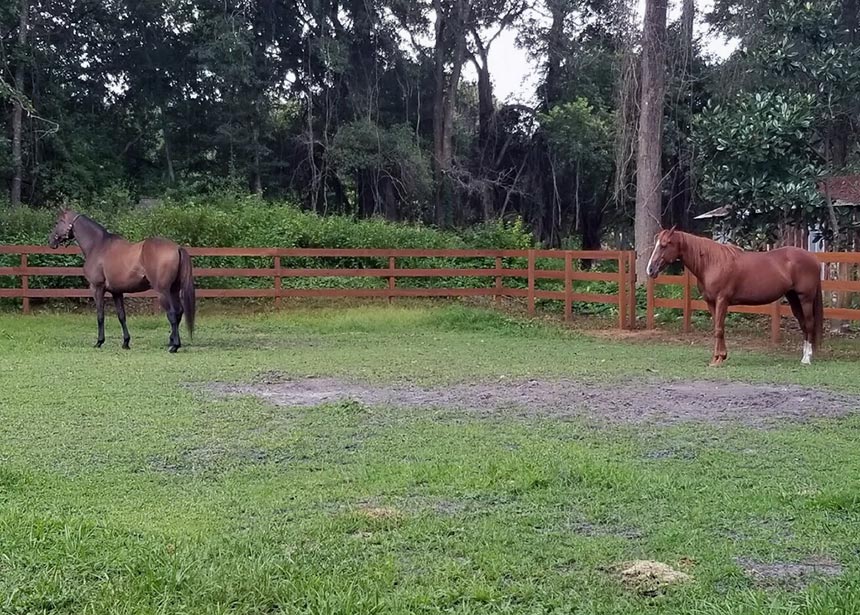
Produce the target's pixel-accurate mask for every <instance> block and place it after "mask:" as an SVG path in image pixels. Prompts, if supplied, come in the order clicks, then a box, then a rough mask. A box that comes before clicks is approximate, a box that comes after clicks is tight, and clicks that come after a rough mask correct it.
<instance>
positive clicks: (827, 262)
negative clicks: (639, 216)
mask: <svg viewBox="0 0 860 615" xmlns="http://www.w3.org/2000/svg"><path fill="white" fill-rule="evenodd" d="M816 256H817V257H818V260H819V261H820V262H821V264H822V277H823V280H822V283H821V286H822V290H823V291H824V293H825V296H824V318H825V320H829V319H836V320H860V309H850V308H844V307H833V306H832V304H833V302H834V301H833V298H834V297H833V293H860V280H852V279H851V278H852V277H854V276H853V275H852V274H850V273H848V274H847V275H845V278H846V279H832V278H833V276H834V267H833V265H836V266H837V268H838V269H837V270H842V271H843V272H845V271H846V270H849V269H851V268H853V266H854V265H860V253H855V252H817V253H816ZM839 265H843V267H838V266H839ZM845 265H847V266H848V267H844V266H845ZM667 285H669V286H671V285H674V286H680V287H681V289H682V298H681V299H677V298H662V297H657V296H656V288H657V287H658V286H667ZM697 293H698V287H697V286H696V278H695V276H694V275H693V274H691V273H690V270H689V269H684V273H683V274H682V275H661V276H658V277H657V279H656V280H655V279H653V278H650V277H649V278H648V283H647V302H646V305H647V308H646V314H645V326H646V327H647V328H648V329H653V328H654V313H655V310H656V309H658V308H674V309H679V310H681V311H682V314H683V324H684V332H687V333H688V332H689V331H690V329H691V326H692V316H693V312H694V311H696V310H700V311H707V310H708V306H707V305H706V304H705V302H704V301H702V300H700V299H694V298H693V295H694V294H697ZM729 312H738V313H743V314H761V315H765V316H770V336H771V341H773V342H774V343H778V342H779V340H780V320H781V317H783V316H788V317H791V318H794V315H793V314H792V312H791V307H790V306H789V305H788V304H787V303H785V302H784V301H782V300H780V301H776V302H774V303H771V304H768V305H740V306H732V307H730V308H729Z"/></svg>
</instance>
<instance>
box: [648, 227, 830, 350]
mask: <svg viewBox="0 0 860 615" xmlns="http://www.w3.org/2000/svg"><path fill="white" fill-rule="evenodd" d="M679 260H680V261H681V262H682V263H683V264H684V266H685V267H686V268H687V269H689V270H690V273H692V274H693V275H694V276H696V280H697V282H698V286H699V292H700V293H701V294H702V298H703V299H704V300H705V302H706V303H707V304H708V311H710V312H711V318H713V320H714V356H713V358H712V359H711V365H720V364H721V363H722V362H723V361H725V360H726V358H727V356H728V354H727V353H726V340H725V320H726V311H727V309H728V307H729V306H730V305H764V304H767V303H772V302H774V301H776V300H778V299H779V298H780V297H782V296H783V295H784V296H785V297H786V298H787V299H788V303H789V305H791V311H792V313H793V314H794V317H795V318H797V322H798V323H800V329H801V330H802V331H803V339H804V342H803V358H802V359H801V361H800V362H801V363H804V364H809V363H810V362H811V361H812V351H813V349H817V348H818V345H819V343H820V342H821V329H822V324H823V319H824V305H823V301H822V299H821V266H820V264H819V262H818V259H817V258H815V256H814V255H813V254H812V253H810V252H809V251H807V250H804V249H802V248H792V247H785V248H777V249H775V250H770V251H768V252H745V251H744V250H741V249H740V248H738V247H737V246H732V245H725V244H720V243H717V242H716V241H712V240H710V239H706V238H704V237H697V236H696V235H690V234H689V233H682V232H680V231H676V230H675V229H674V228H672V229H671V230H662V231H660V232H659V233H658V234H657V242H656V245H655V246H654V251H653V252H652V253H651V259H650V260H649V261H648V270H647V271H648V275H649V276H651V277H652V278H656V277H657V275H658V274H659V273H660V272H661V271H662V270H663V269H665V268H666V266H667V265H669V264H670V263H673V262H675V261H679Z"/></svg>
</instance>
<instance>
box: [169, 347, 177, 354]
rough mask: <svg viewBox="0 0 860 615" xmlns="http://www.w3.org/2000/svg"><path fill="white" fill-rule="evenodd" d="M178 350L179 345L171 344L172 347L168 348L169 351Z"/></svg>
mask: <svg viewBox="0 0 860 615" xmlns="http://www.w3.org/2000/svg"><path fill="white" fill-rule="evenodd" d="M177 350H179V346H171V347H170V348H168V349H167V352H170V353H174V352H176V351H177Z"/></svg>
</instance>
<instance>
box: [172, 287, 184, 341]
mask: <svg viewBox="0 0 860 615" xmlns="http://www.w3.org/2000/svg"><path fill="white" fill-rule="evenodd" d="M170 305H171V306H172V310H173V314H174V317H175V320H176V324H175V325H173V327H174V335H175V340H176V344H175V346H176V350H179V348H181V347H182V341H181V340H180V339H179V325H180V324H181V323H182V315H183V311H182V301H180V299H179V286H178V285H174V286H173V287H172V288H171V289H170ZM171 324H172V323H171ZM174 352H175V351H174Z"/></svg>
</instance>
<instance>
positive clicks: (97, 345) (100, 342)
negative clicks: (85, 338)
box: [93, 340, 105, 348]
mask: <svg viewBox="0 0 860 615" xmlns="http://www.w3.org/2000/svg"><path fill="white" fill-rule="evenodd" d="M104 343H105V341H104V340H99V341H98V342H96V343H95V344H94V345H93V348H101V347H102V344H104Z"/></svg>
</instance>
